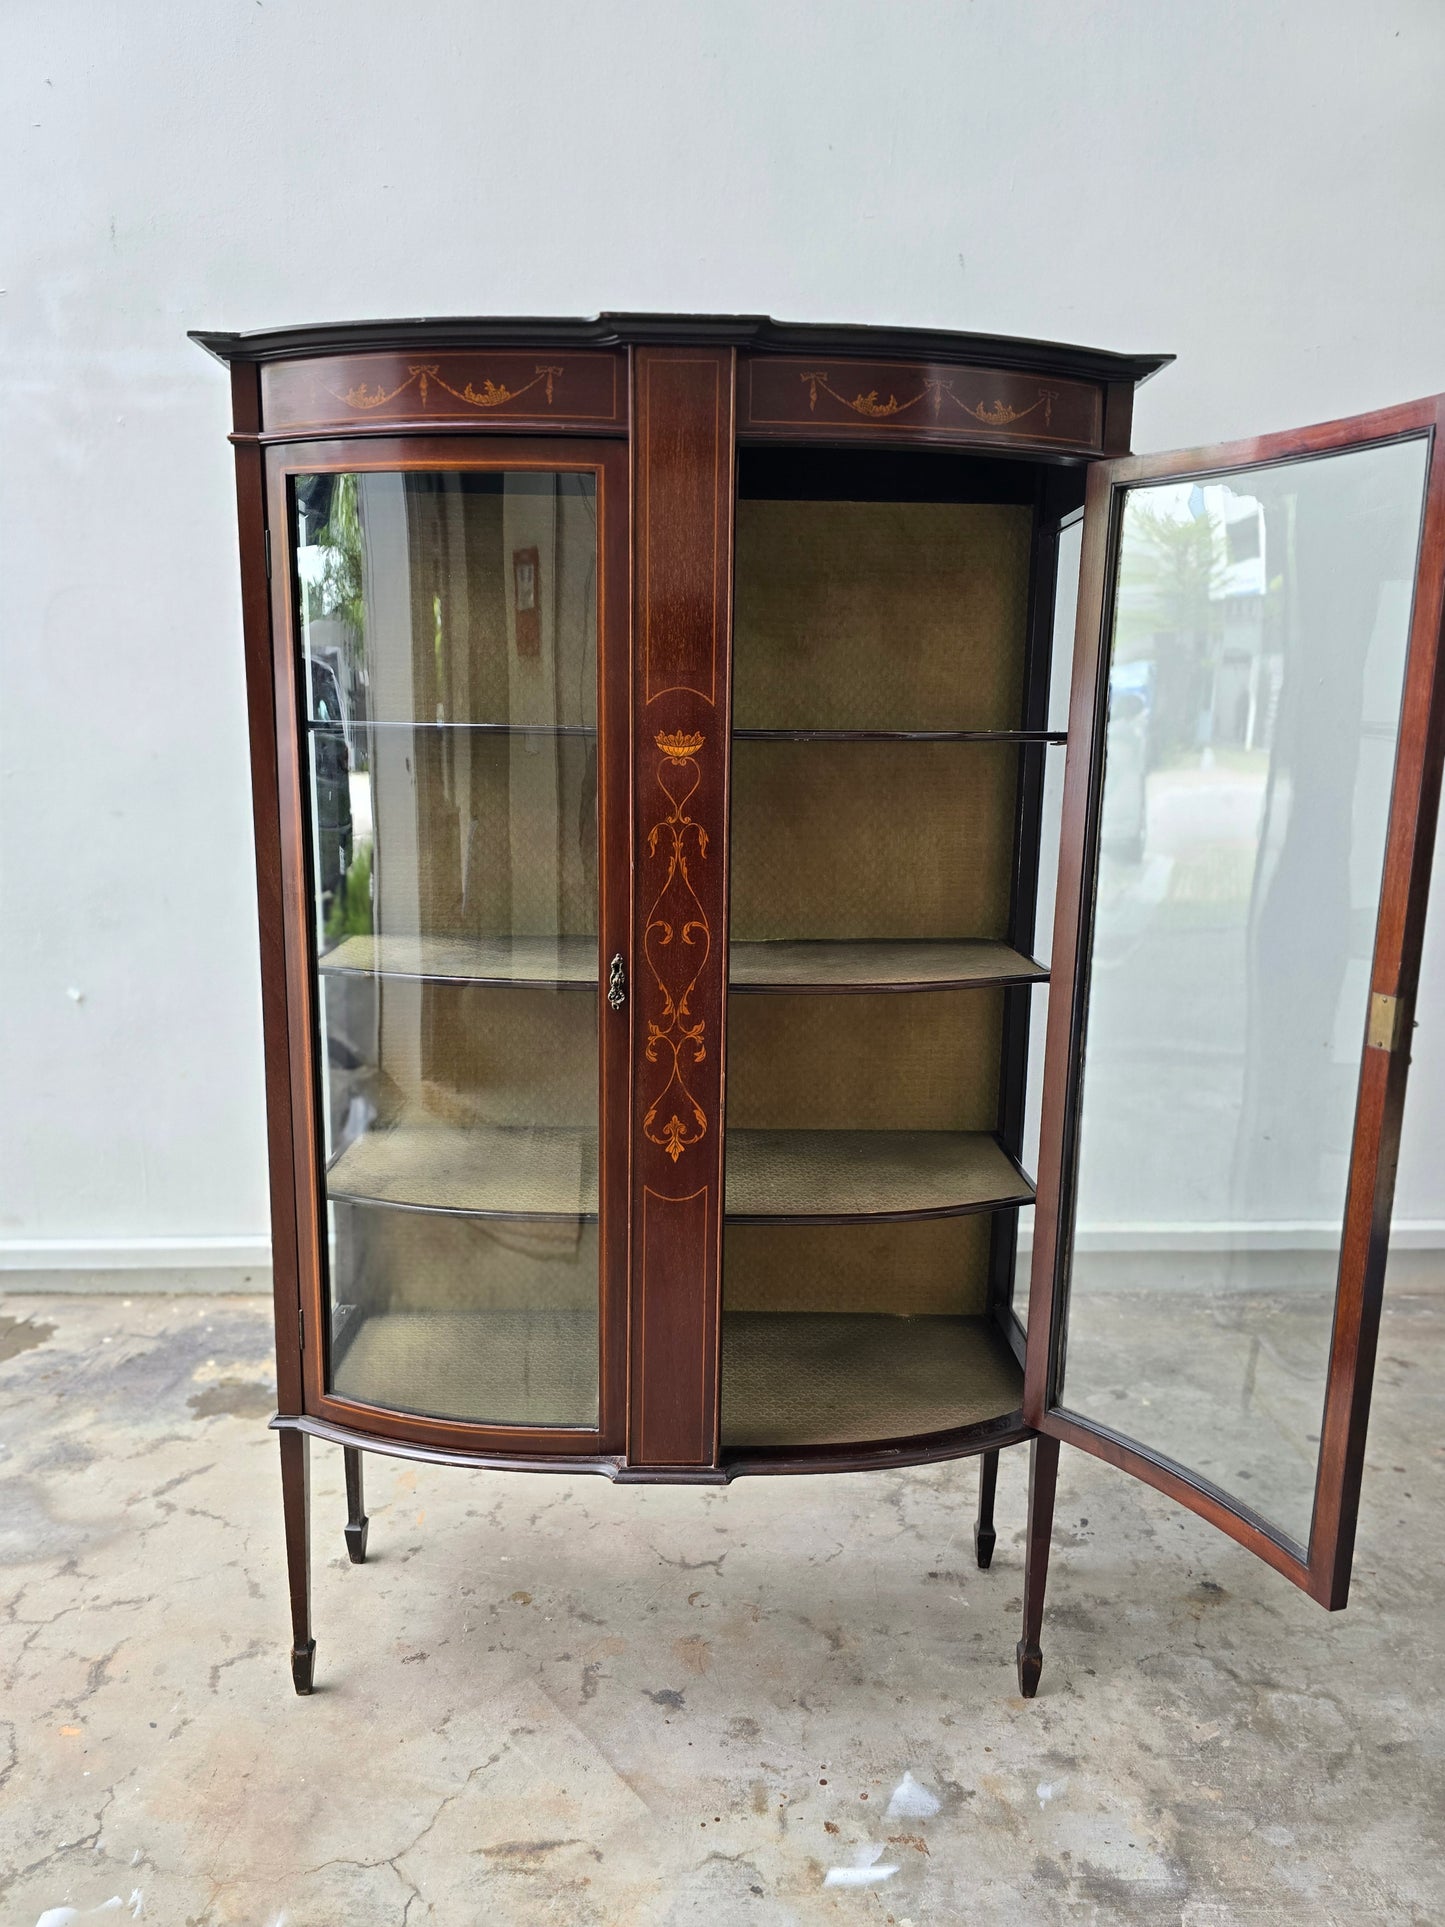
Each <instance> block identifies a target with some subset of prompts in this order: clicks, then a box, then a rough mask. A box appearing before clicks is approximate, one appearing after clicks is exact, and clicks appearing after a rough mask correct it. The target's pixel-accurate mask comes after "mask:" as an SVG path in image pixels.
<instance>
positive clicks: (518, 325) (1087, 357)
mask: <svg viewBox="0 0 1445 1927" xmlns="http://www.w3.org/2000/svg"><path fill="white" fill-rule="evenodd" d="M189 338H190V339H191V340H192V341H195V342H198V343H199V344H200V346H201V347H203V348H205V349H207V350H208V351H209V352H210V353H211V354H213V355H215V357H216V358H217V360H218V361H224V362H232V361H290V360H295V359H297V358H299V357H301V356H305V355H333V354H356V353H359V352H362V351H365V350H368V349H371V350H388V349H389V350H401V351H403V352H405V351H406V350H408V349H413V350H420V349H441V348H453V349H463V348H502V347H516V348H522V349H532V348H539V349H540V348H550V347H572V348H617V347H623V346H626V345H627V344H629V343H633V342H640V343H653V344H658V345H674V344H675V345H677V346H684V347H685V346H692V345H695V344H699V343H706V344H708V345H710V346H714V347H727V346H732V347H738V348H750V349H753V350H763V351H767V350H772V351H774V352H776V353H786V352H789V351H791V352H793V353H803V354H807V353H814V354H828V355H869V356H875V357H876V356H888V355H904V356H907V357H909V358H910V359H917V360H921V361H930V360H931V361H963V362H971V363H973V364H975V365H976V366H981V367H1000V368H1019V369H1028V370H1030V371H1036V372H1039V373H1044V372H1047V373H1050V374H1058V375H1065V374H1067V375H1075V376H1078V377H1081V378H1083V379H1085V380H1090V379H1092V380H1095V381H1132V382H1141V381H1147V380H1148V379H1149V377H1150V375H1152V374H1155V373H1157V371H1158V370H1159V369H1160V368H1163V367H1165V366H1166V365H1167V364H1168V363H1169V362H1171V361H1173V359H1174V357H1173V355H1126V354H1115V353H1113V352H1112V351H1111V350H1109V349H1106V348H1081V347H1076V346H1071V345H1069V344H1067V343H1064V342H1054V341H1027V340H1022V339H1019V338H1017V337H1014V336H1009V335H980V334H963V333H958V332H955V331H950V330H940V329H927V328H886V327H884V328H876V327H866V326H862V325H860V324H857V323H853V322H842V323H833V322H805V321H773V320H771V319H770V318H769V317H768V316H766V315H662V314H600V315H597V316H596V317H595V318H594V319H593V320H590V321H588V320H584V319H582V318H581V317H569V316H515V317H512V316H503V317H496V318H491V317H475V316H460V317H454V318H451V319H436V320H428V319H425V318H422V317H415V318H411V319H406V320H398V321H336V322H320V323H316V324H313V325H308V326H305V327H293V328H256V329H251V330H250V331H248V332H246V333H242V334H228V333H224V332H221V331H217V330H211V329H204V328H193V329H191V330H190V337H189Z"/></svg>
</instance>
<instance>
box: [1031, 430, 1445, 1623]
mask: <svg viewBox="0 0 1445 1927" xmlns="http://www.w3.org/2000/svg"><path fill="white" fill-rule="evenodd" d="M1435 418H1436V405H1435V404H1433V403H1430V404H1420V405H1418V406H1415V407H1412V408H1406V409H1401V410H1397V411H1391V413H1390V414H1389V415H1386V416H1379V417H1373V418H1366V419H1365V420H1364V421H1362V422H1361V423H1359V424H1351V423H1338V424H1332V425H1330V426H1329V427H1328V428H1325V429H1319V430H1309V431H1304V432H1302V433H1301V434H1300V435H1298V436H1294V437H1288V436H1279V437H1274V438H1272V439H1271V441H1269V442H1267V443H1257V444H1247V445H1245V446H1244V447H1243V448H1242V449H1240V450H1238V451H1235V450H1228V449H1225V450H1220V451H1217V452H1216V453H1215V456H1214V458H1212V459H1211V458H1210V457H1209V456H1207V455H1206V456H1205V457H1204V458H1203V459H1201V457H1200V456H1199V454H1197V453H1196V454H1192V455H1183V456H1157V457H1148V458H1140V459H1137V460H1132V461H1129V462H1125V463H1121V464H1119V465H1118V466H1117V468H1116V469H1115V470H1114V471H1113V473H1112V474H1109V473H1107V472H1106V473H1105V474H1103V475H1101V476H1100V478H1099V479H1100V484H1101V485H1100V486H1099V488H1098V489H1097V492H1096V494H1095V495H1091V498H1090V507H1089V518H1090V529H1091V532H1090V534H1089V535H1088V536H1086V542H1087V543H1089V544H1092V547H1093V554H1094V565H1093V573H1094V583H1095V591H1094V592H1095V594H1099V593H1100V591H1099V587H1098V585H1099V584H1100V583H1101V582H1102V583H1106V584H1107V588H1106V590H1105V591H1104V602H1103V607H1102V609H1101V610H1100V611H1099V615H1100V640H1099V644H1098V648H1097V654H1096V653H1095V651H1094V650H1092V649H1090V650H1088V651H1086V652H1084V654H1083V655H1081V658H1080V662H1079V666H1078V669H1077V672H1076V683H1075V712H1074V719H1073V724H1072V727H1073V728H1074V729H1075V733H1076V735H1081V734H1083V733H1085V732H1086V731H1087V730H1088V728H1089V727H1092V731H1093V743H1092V754H1091V758H1090V760H1091V762H1092V769H1090V768H1089V767H1087V766H1086V762H1085V758H1084V756H1083V755H1081V757H1080V760H1079V762H1078V763H1077V765H1074V764H1071V766H1070V769H1069V773H1068V778H1067V787H1066V798H1065V821H1066V824H1067V825H1068V828H1067V830H1066V835H1065V868H1064V871H1063V872H1062V873H1061V877H1062V880H1061V884H1060V892H1059V895H1060V902H1061V913H1060V919H1059V925H1058V939H1057V942H1056V945H1055V958H1054V964H1055V972H1056V977H1055V1000H1056V1005H1057V1008H1056V1010H1055V1011H1054V1012H1053V1013H1052V1015H1053V1016H1054V1018H1055V1019H1056V1021H1055V1023H1054V1027H1053V1028H1052V1029H1051V1032H1050V1037H1049V1045H1048V1052H1049V1071H1048V1078H1049V1079H1050V1080H1052V1082H1053V1084H1054V1088H1055V1089H1056V1090H1057V1089H1058V1087H1059V1085H1060V1084H1062V1083H1063V1081H1064V1078H1063V1076H1061V1072H1063V1073H1064V1074H1066V1076H1067V1081H1068V1089H1067V1091H1065V1092H1064V1093H1063V1095H1062V1102H1061V1103H1060V1104H1059V1105H1058V1106H1057V1109H1056V1119H1057V1118H1061V1119H1062V1120H1063V1123H1062V1126H1061V1134H1060V1136H1058V1137H1054V1138H1051V1139H1049V1140H1048V1141H1046V1143H1045V1145H1044V1149H1043V1157H1042V1164H1043V1170H1042V1171H1041V1175H1040V1219H1041V1226H1042V1225H1043V1224H1044V1223H1046V1224H1047V1233H1046V1235H1043V1236H1041V1238H1040V1249H1039V1263H1038V1266H1037V1267H1036V1270H1035V1276H1034V1313H1035V1321H1034V1322H1035V1323H1037V1324H1038V1326H1039V1329H1038V1330H1037V1331H1035V1330H1034V1328H1033V1325H1032V1324H1031V1329H1030V1347H1031V1354H1030V1360H1029V1403H1028V1405H1027V1406H1026V1410H1027V1411H1028V1415H1029V1417H1030V1419H1031V1420H1032V1421H1034V1422H1036V1423H1039V1424H1041V1425H1042V1427H1043V1429H1045V1430H1047V1431H1050V1432H1054V1433H1056V1434H1057V1435H1058V1436H1060V1437H1063V1438H1065V1439H1068V1440H1070V1441H1071V1442H1074V1443H1077V1444H1080V1445H1083V1446H1085V1447H1087V1448H1088V1449H1090V1450H1095V1451H1098V1452H1100V1453H1101V1455H1102V1456H1105V1457H1108V1458H1111V1459H1113V1460H1114V1462H1116V1463H1118V1464H1121V1465H1124V1466H1126V1467H1127V1469H1129V1470H1131V1471H1134V1472H1137V1473H1138V1474H1139V1475H1140V1476H1141V1477H1144V1478H1147V1479H1149V1480H1150V1481H1151V1482H1152V1483H1155V1484H1157V1485H1160V1486H1162V1487H1163V1488H1164V1489H1165V1490H1167V1491H1169V1492H1171V1493H1173V1494H1174V1496H1176V1497H1178V1498H1180V1499H1182V1500H1183V1501H1184V1503H1186V1504H1188V1505H1191V1506H1192V1507H1193V1508H1194V1509H1195V1510H1198V1511H1201V1512H1203V1513H1204V1514H1205V1516H1206V1517H1209V1518H1211V1519H1213V1520H1214V1521H1215V1522H1216V1523H1217V1524H1220V1525H1222V1526H1224V1527H1225V1529H1226V1530H1228V1531H1230V1532H1231V1533H1233V1534H1234V1536H1236V1537H1238V1538H1241V1539H1243V1540H1244V1542H1245V1543H1246V1544H1249V1545H1251V1546H1252V1547H1253V1548H1254V1549H1255V1550H1257V1551H1259V1552H1260V1553H1261V1555H1262V1556H1263V1557H1265V1558H1267V1559H1269V1560H1270V1562H1271V1563H1272V1564H1274V1565H1276V1566H1278V1567H1279V1569H1280V1570H1282V1571H1284V1572H1286V1573H1287V1574H1288V1575H1289V1576H1291V1577H1292V1578H1294V1579H1295V1580H1296V1581H1297V1583H1299V1584H1301V1585H1305V1586H1307V1587H1308V1589H1309V1590H1310V1591H1311V1592H1312V1593H1313V1594H1314V1595H1315V1596H1316V1597H1317V1598H1319V1599H1321V1600H1322V1601H1324V1602H1325V1603H1328V1604H1332V1605H1341V1604H1343V1603H1344V1594H1345V1587H1346V1585H1347V1582H1348V1569H1349V1559H1350V1551H1351V1546H1352V1541H1353V1532H1354V1510H1355V1506H1356V1504H1357V1501H1358V1492H1359V1475H1360V1466H1361V1461H1362V1457H1363V1447H1364V1435H1365V1418H1366V1415H1367V1412H1368V1405H1369V1389H1370V1386H1369V1381H1370V1376H1371V1372H1372V1368H1373V1358H1374V1342H1375V1333H1376V1330H1377V1327H1378V1320H1379V1309H1380V1292H1381V1287H1382V1279H1383V1267H1384V1256H1385V1247H1386V1240H1387V1235H1388V1226H1389V1213H1390V1202H1391V1190H1392V1186H1393V1175H1394V1156H1393V1145H1394V1143H1395V1142H1396V1141H1397V1137H1398V1130H1399V1121H1400V1109H1401V1105H1402V1103H1403V1099H1404V1086H1405V1071H1406V1066H1407V1062H1408V1034H1409V1016H1410V1010H1411V1005H1412V1003H1413V998H1414V990H1415V982H1416V977H1417V973H1418V967H1419V941H1420V930H1421V926H1422V924H1423V915H1424V898H1425V887H1426V883H1427V878H1428V863H1429V847H1430V845H1429V837H1430V829H1429V813H1430V812H1432V811H1433V808H1434V799H1433V796H1432V795H1431V792H1430V782H1429V770H1430V755H1429V752H1428V750H1427V748H1426V741H1427V730H1428V728H1429V727H1430V726H1431V712H1432V706H1433V705H1435V704H1437V703H1438V700H1439V697H1438V694H1437V693H1436V691H1435V688H1434V676H1435V649H1436V645H1437V640H1438V632H1439V601H1440V582H1439V561H1438V556H1439V553H1440V546H1441V535H1442V531H1441V529H1440V527H1439V526H1438V518H1439V517H1440V512H1441V511H1440V508H1439V507H1436V508H1435V509H1434V511H1433V513H1434V514H1435V516H1436V518H1437V526H1436V528H1435V529H1434V531H1433V533H1432V532H1431V530H1430V529H1429V528H1428V527H1427V524H1426V520H1425V509H1426V503H1427V482H1428V480H1429V477H1430V473H1431V463H1432V450H1433V449H1434V439H1433V431H1434V430H1435ZM1231 457H1234V459H1232V460H1231V459H1230V458H1231ZM1433 460H1434V462H1435V464H1436V468H1437V479H1436V481H1435V482H1434V484H1433V485H1432V486H1433V490H1434V499H1435V500H1436V502H1437V503H1438V502H1439V501H1440V499H1441V497H1440V479H1439V475H1438V466H1439V460H1440V457H1439V454H1438V452H1436V453H1434V454H1433ZM1106 551H1107V560H1106ZM1422 566H1423V570H1424V572H1423V573H1419V572H1420V571H1421V570H1422ZM1417 573H1418V580H1417ZM1086 718H1087V721H1086V720H1084V719H1086ZM1437 754H1438V752H1437ZM1085 805H1087V807H1085ZM1422 812H1424V813H1425V815H1424V820H1423V821H1422ZM1074 865H1077V869H1076V870H1075V869H1074V868H1073V866H1074ZM1066 969H1067V971H1068V975H1069V978H1070V980H1071V981H1070V982H1069V985H1068V989H1069V993H1070V995H1069V997H1066V996H1065V994H1064V983H1065V971H1066ZM1070 1001H1072V1009H1071V1008H1070ZM1074 1032H1077V1034H1078V1037H1079V1039H1080V1042H1079V1045H1078V1047H1077V1050H1075V1048H1074V1046H1073V1044H1072V1035H1073V1033H1074ZM1041 1311H1042V1312H1047V1313H1048V1317H1047V1319H1043V1320H1041V1319H1040V1316H1039V1314H1040V1313H1041ZM1045 1324H1047V1326H1048V1327H1049V1329H1047V1330H1045V1329H1044V1326H1045ZM1036 1339H1037V1341H1038V1343H1037V1344H1035V1340H1036Z"/></svg>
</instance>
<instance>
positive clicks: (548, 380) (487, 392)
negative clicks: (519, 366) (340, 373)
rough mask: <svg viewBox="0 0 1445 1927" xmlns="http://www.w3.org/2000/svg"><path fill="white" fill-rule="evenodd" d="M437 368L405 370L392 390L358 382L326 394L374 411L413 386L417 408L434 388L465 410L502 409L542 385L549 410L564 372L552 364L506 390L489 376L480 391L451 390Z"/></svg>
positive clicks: (432, 365) (469, 387)
mask: <svg viewBox="0 0 1445 1927" xmlns="http://www.w3.org/2000/svg"><path fill="white" fill-rule="evenodd" d="M440 366H441V364H440V363H439V362H435V361H430V362H417V363H416V364H415V365H414V366H412V367H411V368H409V369H408V371H407V377H406V380H405V381H401V382H398V383H397V385H396V387H395V388H383V387H382V386H381V384H380V382H378V383H377V385H376V387H375V388H372V387H369V386H368V384H367V383H366V382H364V381H359V382H357V383H356V384H355V385H354V386H353V387H351V388H348V389H347V390H346V392H345V393H344V394H337V392H336V390H335V389H334V388H328V389H327V391H326V392H327V393H328V394H329V395H331V396H332V397H333V399H334V400H336V401H343V402H345V403H346V405H347V407H348V408H363V409H374V408H384V407H385V406H386V404H387V403H388V402H392V401H395V400H396V398H397V396H398V395H404V394H405V393H406V392H407V390H408V389H409V388H411V387H413V386H414V387H415V388H416V391H417V396H418V398H419V400H420V402H421V405H422V407H423V408H425V407H426V406H427V403H428V398H429V396H430V394H431V390H432V389H433V388H434V387H435V388H439V389H441V390H442V392H443V393H444V394H447V395H450V396H451V397H452V398H453V399H454V400H455V401H461V402H465V403H466V404H467V406H468V407H469V408H503V407H505V406H506V404H507V403H508V402H512V401H519V400H520V399H521V398H522V396H523V395H526V394H529V393H530V392H531V391H532V389H534V388H536V387H538V386H540V385H541V384H542V383H544V382H545V384H546V394H547V406H548V407H549V408H550V407H551V406H552V399H553V394H554V384H555V382H556V381H557V379H558V377H559V376H560V375H562V374H563V373H565V370H564V369H562V368H559V367H556V366H555V365H554V366H549V367H539V368H538V369H537V372H536V374H535V375H534V376H533V377H532V379H531V380H530V381H528V382H524V383H523V384H522V386H521V387H520V388H508V386H507V384H506V383H505V382H504V381H492V380H491V379H490V378H489V377H488V378H485V379H484V380H483V382H482V385H481V387H480V388H477V387H475V386H474V385H473V384H472V383H471V382H468V383H467V385H466V387H465V388H454V387H453V386H452V384H451V383H450V382H449V381H447V380H446V379H445V378H444V377H443V376H442V374H441V372H440Z"/></svg>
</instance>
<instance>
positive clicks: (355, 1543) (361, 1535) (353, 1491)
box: [341, 1445, 371, 1566]
mask: <svg viewBox="0 0 1445 1927" xmlns="http://www.w3.org/2000/svg"><path fill="white" fill-rule="evenodd" d="M341 1456H342V1458H343V1459H344V1460H345V1462H346V1550H347V1552H348V1553H349V1554H350V1557H351V1563H352V1565H353V1566H362V1565H365V1563H366V1528H367V1527H368V1526H369V1525H370V1524H371V1521H370V1520H369V1519H368V1518H367V1516H366V1498H365V1494H364V1492H363V1489H362V1484H361V1454H360V1452H359V1451H358V1450H357V1449H356V1447H355V1446H354V1445H343V1446H342V1448H341Z"/></svg>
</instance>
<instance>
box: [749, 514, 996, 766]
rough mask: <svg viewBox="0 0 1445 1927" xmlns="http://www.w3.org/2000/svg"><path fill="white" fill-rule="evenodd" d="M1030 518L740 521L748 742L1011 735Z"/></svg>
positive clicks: (766, 517)
mask: <svg viewBox="0 0 1445 1927" xmlns="http://www.w3.org/2000/svg"><path fill="white" fill-rule="evenodd" d="M1032 526H1033V516H1032V511H1031V510H1030V509H1028V508H1023V507H1019V506H1017V505H1015V504H1008V503H991V502H807V501H797V502H760V501H741V502H739V503H738V509H737V574H736V580H737V590H736V603H735V614H734V644H733V651H734V667H733V725H734V727H735V728H737V729H1014V728H1017V727H1018V723H1019V718H1020V715H1021V713H1022V704H1023V635H1024V622H1025V617H1026V613H1027V607H1028V586H1029V550H1030V540H1031V535H1032Z"/></svg>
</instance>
